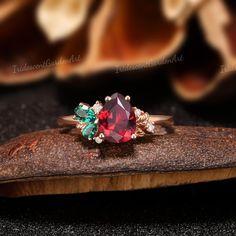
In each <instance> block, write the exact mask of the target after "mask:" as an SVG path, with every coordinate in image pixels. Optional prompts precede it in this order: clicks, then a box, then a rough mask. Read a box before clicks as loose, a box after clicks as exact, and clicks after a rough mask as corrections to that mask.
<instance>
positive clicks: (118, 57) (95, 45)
mask: <svg viewBox="0 0 236 236" xmlns="http://www.w3.org/2000/svg"><path fill="white" fill-rule="evenodd" d="M184 35H185V34H184V28H183V27H179V26H176V24H175V23H173V22H170V21H168V20H166V19H165V18H164V17H163V14H162V12H161V6H160V2H158V1H152V2H150V3H149V4H147V2H146V1H145V0H136V1H135V3H134V1H133V0H119V1H117V0H104V1H103V4H102V5H101V6H100V9H99V10H98V11H97V13H96V14H95V15H94V17H93V18H92V19H91V25H90V28H89V31H88V45H87V52H86V54H85V55H84V54H83V55H82V56H81V60H80V62H79V63H77V64H71V65H66V66H64V65H59V66H58V67H57V71H56V72H57V75H58V77H60V78H63V77H64V78H65V77H67V76H68V75H70V74H80V75H87V74H90V73H96V72H98V71H101V70H108V69H116V68H121V67H128V66H134V67H135V69H136V68H142V67H146V66H148V67H153V66H155V63H158V61H159V60H161V59H163V58H166V57H168V56H170V55H171V54H172V53H173V52H174V51H175V50H177V48H178V47H179V46H180V45H181V43H182V41H183V38H184ZM82 36H83V35H81V34H80V35H78V37H82ZM78 47H79V45H78V40H77V39H75V40H73V41H70V42H68V45H67V47H66V48H65V51H66V53H65V52H62V56H63V57H64V56H66V57H68V56H69V55H70V54H73V53H74V51H75V50H76V48H78Z"/></svg>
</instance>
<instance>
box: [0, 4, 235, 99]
mask: <svg viewBox="0 0 236 236" xmlns="http://www.w3.org/2000/svg"><path fill="white" fill-rule="evenodd" d="M0 25H1V27H0V50H1V54H0V85H4V86H5V85H18V84H25V83H32V82H35V81H39V80H43V79H47V78H48V77H49V75H54V78H55V79H58V80H63V81H67V82H68V81H71V80H76V78H77V79H78V80H79V79H81V78H83V79H87V80H91V79H99V78H100V77H99V76H101V75H102V74H103V73H105V75H109V76H110V77H112V76H113V75H114V74H125V75H126V76H127V80H128V79H129V77H130V76H131V77H132V76H133V75H137V74H139V75H140V76H139V77H140V78H138V79H143V78H145V77H146V76H148V73H150V71H155V77H156V80H161V79H166V80H168V81H169V84H170V87H171V88H173V92H174V93H175V94H176V95H177V96H178V97H179V98H181V99H182V100H184V101H188V102H199V101H205V100H207V101H214V102H217V101H218V100H222V98H223V99H224V98H228V97H230V96H232V95H233V94H234V93H235V91H236V87H235V81H236V80H235V76H236V73H235V72H236V2H235V1H233V0H204V1H203V0H158V1H157V0H151V1H148V3H147V1H145V0H136V1H132V0H119V1H116V0H103V1H96V0H67V1H63V0H34V1H33V0H21V1H19V0H2V1H1V2H0ZM141 75H142V76H141ZM116 77H117V75H116ZM111 80H112V78H111Z"/></svg>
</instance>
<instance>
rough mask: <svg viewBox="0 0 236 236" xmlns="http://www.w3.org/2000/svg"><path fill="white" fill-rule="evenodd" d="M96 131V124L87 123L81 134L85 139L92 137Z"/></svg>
mask: <svg viewBox="0 0 236 236" xmlns="http://www.w3.org/2000/svg"><path fill="white" fill-rule="evenodd" d="M96 133H97V125H96V124H88V125H86V126H85V127H84V128H83V130H82V135H83V136H84V137H85V138H87V139H92V138H93V137H94V135H95V134H96Z"/></svg>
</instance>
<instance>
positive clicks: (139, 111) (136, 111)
mask: <svg viewBox="0 0 236 236" xmlns="http://www.w3.org/2000/svg"><path fill="white" fill-rule="evenodd" d="M134 113H135V116H136V117H139V116H140V115H141V114H142V111H141V110H140V109H138V108H136V109H135V111H134Z"/></svg>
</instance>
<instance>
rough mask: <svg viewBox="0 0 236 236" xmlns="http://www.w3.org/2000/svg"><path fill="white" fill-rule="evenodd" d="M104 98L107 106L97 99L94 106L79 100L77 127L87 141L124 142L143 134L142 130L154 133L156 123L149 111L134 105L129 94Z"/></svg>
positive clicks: (76, 112)
mask: <svg viewBox="0 0 236 236" xmlns="http://www.w3.org/2000/svg"><path fill="white" fill-rule="evenodd" d="M105 101H106V103H105V104H104V106H103V104H102V103H101V102H99V101H97V102H96V103H95V104H94V105H93V106H92V107H90V106H89V105H88V104H85V103H80V104H79V105H78V106H77V107H76V108H75V110H74V112H75V116H74V120H77V121H78V125H77V128H79V129H80V130H81V133H82V135H83V136H84V137H85V138H87V139H88V140H92V139H94V140H95V141H96V142H97V143H101V142H103V141H104V140H106V141H108V142H112V143H124V142H127V141H129V140H131V139H134V138H136V137H137V135H139V136H142V135H144V131H143V130H146V131H147V132H150V133H153V132H154V128H155V126H154V124H153V123H152V122H150V121H149V116H148V114H147V113H144V112H143V111H141V110H140V109H137V108H135V107H132V106H131V104H130V102H129V101H130V97H129V96H126V97H124V96H123V95H121V94H119V93H115V94H113V95H112V96H111V97H106V99H105Z"/></svg>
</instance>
